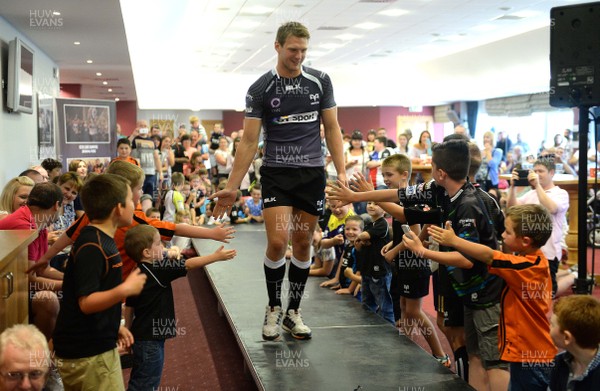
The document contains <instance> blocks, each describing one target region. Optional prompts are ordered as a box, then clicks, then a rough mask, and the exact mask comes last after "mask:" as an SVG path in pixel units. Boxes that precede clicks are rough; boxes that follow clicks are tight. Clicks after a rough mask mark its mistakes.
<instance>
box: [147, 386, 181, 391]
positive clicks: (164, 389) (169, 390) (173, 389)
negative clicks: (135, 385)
mask: <svg viewBox="0 0 600 391" xmlns="http://www.w3.org/2000/svg"><path fill="white" fill-rule="evenodd" d="M152 391H179V386H158V387H156V388H154V387H153V388H152Z"/></svg>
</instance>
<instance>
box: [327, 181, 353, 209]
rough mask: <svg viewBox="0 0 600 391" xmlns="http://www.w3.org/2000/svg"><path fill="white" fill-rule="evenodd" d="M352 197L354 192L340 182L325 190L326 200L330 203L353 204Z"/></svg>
mask: <svg viewBox="0 0 600 391" xmlns="http://www.w3.org/2000/svg"><path fill="white" fill-rule="evenodd" d="M353 196H354V192H353V191H352V190H350V189H349V188H348V186H346V184H345V183H343V182H342V181H340V180H338V181H337V183H336V184H332V185H331V186H330V187H329V189H328V190H327V198H328V199H329V200H330V201H341V202H342V205H348V204H350V203H352V202H354V198H353Z"/></svg>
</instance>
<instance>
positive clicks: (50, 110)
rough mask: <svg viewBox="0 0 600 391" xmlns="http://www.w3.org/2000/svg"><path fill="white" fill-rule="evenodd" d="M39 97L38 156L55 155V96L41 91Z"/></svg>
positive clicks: (40, 157)
mask: <svg viewBox="0 0 600 391" xmlns="http://www.w3.org/2000/svg"><path fill="white" fill-rule="evenodd" d="M37 98H38V104H37V107H38V158H39V159H44V158H46V157H54V155H55V154H56V151H55V147H54V146H55V144H54V98H53V97H52V96H51V95H46V94H43V93H41V92H38V94H37Z"/></svg>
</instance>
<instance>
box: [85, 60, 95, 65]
mask: <svg viewBox="0 0 600 391" xmlns="http://www.w3.org/2000/svg"><path fill="white" fill-rule="evenodd" d="M86 62H87V63H88V64H92V63H93V62H94V61H92V60H87V61H86Z"/></svg>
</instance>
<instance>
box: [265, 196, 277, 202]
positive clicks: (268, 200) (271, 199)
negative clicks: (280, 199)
mask: <svg viewBox="0 0 600 391" xmlns="http://www.w3.org/2000/svg"><path fill="white" fill-rule="evenodd" d="M275 201H277V198H276V197H270V198H265V199H264V200H263V204H268V203H270V202H275Z"/></svg>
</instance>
